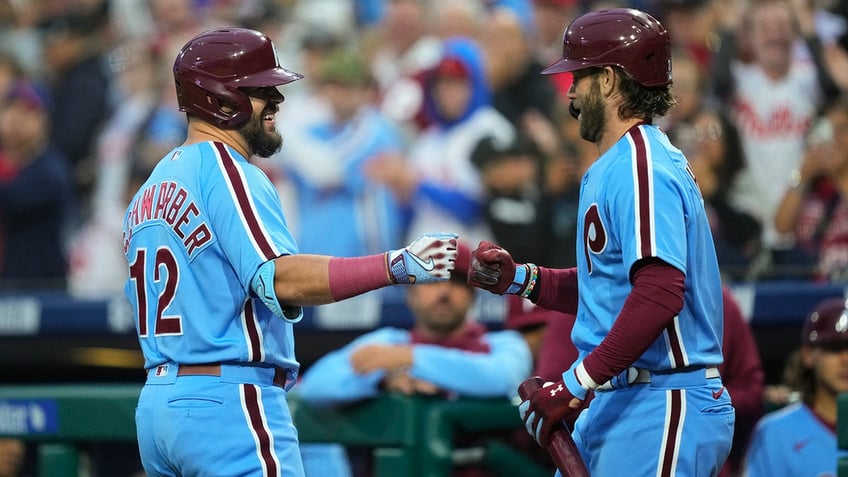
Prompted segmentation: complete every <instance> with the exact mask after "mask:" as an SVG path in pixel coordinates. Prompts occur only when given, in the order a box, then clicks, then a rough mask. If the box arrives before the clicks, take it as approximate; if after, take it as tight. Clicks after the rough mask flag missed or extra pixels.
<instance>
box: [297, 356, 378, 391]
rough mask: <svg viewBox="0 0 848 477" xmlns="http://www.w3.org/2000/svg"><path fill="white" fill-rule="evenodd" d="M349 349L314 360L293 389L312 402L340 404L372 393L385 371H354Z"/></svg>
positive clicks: (376, 388)
mask: <svg viewBox="0 0 848 477" xmlns="http://www.w3.org/2000/svg"><path fill="white" fill-rule="evenodd" d="M350 351H351V349H349V348H343V349H341V350H338V351H335V352H332V353H330V354H327V355H325V356H324V357H322V358H321V359H319V360H318V361H316V362H315V363H314V364H313V365H312V367H311V368H310V369H309V371H308V372H307V373H306V374H305V375H304V376H303V379H301V380H300V382H299V383H298V384H297V386H296V387H295V388H294V391H295V392H296V393H297V394H298V395H299V396H301V397H302V398H303V399H305V400H307V401H310V402H312V403H316V404H340V403H345V402H350V401H356V400H359V399H365V398H370V397H374V396H376V395H377V394H378V393H379V384H380V381H381V380H382V379H383V376H384V375H385V373H384V372H382V371H379V372H373V373H369V374H366V375H361V374H357V373H356V372H355V371H354V370H353V367H352V366H351V364H350V358H349V356H350Z"/></svg>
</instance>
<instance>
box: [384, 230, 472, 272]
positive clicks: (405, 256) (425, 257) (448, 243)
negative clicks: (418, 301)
mask: <svg viewBox="0 0 848 477" xmlns="http://www.w3.org/2000/svg"><path fill="white" fill-rule="evenodd" d="M457 237H458V236H457V234H453V233H430V234H424V235H422V236H420V237H418V238H417V239H415V241H414V242H412V243H411V244H409V245H407V246H406V247H405V248H402V249H400V250H392V251H390V252H388V255H389V256H388V259H389V274H390V275H391V276H392V283H394V284H396V285H397V284H411V283H432V282H442V281H445V280H447V279H449V278H450V275H451V271H452V270H453V268H454V262H456V254H457V251H456V239H457Z"/></svg>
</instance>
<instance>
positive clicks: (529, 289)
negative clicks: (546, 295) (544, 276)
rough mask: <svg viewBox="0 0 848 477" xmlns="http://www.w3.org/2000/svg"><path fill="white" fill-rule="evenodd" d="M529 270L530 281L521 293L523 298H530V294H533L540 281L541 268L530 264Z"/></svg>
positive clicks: (528, 265)
mask: <svg viewBox="0 0 848 477" xmlns="http://www.w3.org/2000/svg"><path fill="white" fill-rule="evenodd" d="M527 268H529V269H530V280H529V282H528V283H527V286H526V287H524V290H523V291H522V292H521V296H522V297H523V298H530V294H531V293H533V289H534V288H536V282H537V281H538V280H539V267H538V266H536V264H535V263H528V264H527Z"/></svg>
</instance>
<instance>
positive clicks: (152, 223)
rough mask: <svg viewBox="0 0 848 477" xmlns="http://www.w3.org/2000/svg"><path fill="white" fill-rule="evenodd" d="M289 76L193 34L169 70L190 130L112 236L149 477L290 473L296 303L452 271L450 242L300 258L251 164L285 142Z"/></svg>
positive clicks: (231, 45)
mask: <svg viewBox="0 0 848 477" xmlns="http://www.w3.org/2000/svg"><path fill="white" fill-rule="evenodd" d="M300 78H301V75H300V74H297V73H294V72H291V71H288V70H286V69H284V68H282V67H281V66H280V64H279V62H278V59H277V55H276V50H275V48H274V45H273V44H272V43H271V41H270V39H269V38H268V37H267V36H266V35H264V34H262V33H260V32H257V31H254V30H249V29H242V28H224V29H217V30H209V31H206V32H203V33H200V34H198V35H197V36H195V37H194V38H192V39H191V40H189V41H188V42H187V43H186V44H185V46H184V47H183V48H182V50H181V51H180V52H179V54H178V55H177V57H176V60H175V62H174V81H175V86H176V91H177V95H178V100H179V106H180V109H181V110H182V111H185V112H186V114H187V119H188V136H187V138H186V141H185V143H183V144H182V145H181V146H179V147H177V148H175V149H174V150H173V151H171V152H170V153H168V154H167V155H166V156H165V157H164V158H163V159H162V160H161V161H160V162H159V164H157V166H156V167H155V169H154V170H153V172H152V173H151V175H150V177H149V178H148V180H147V181H146V182H145V183H144V184H143V185H142V186H141V188H140V189H139V191H138V192H137V193H136V195H135V196H134V198H133V199H132V201H131V202H130V205H129V207H128V209H127V213H126V216H125V219H124V228H123V243H124V251H125V254H126V257H127V260H128V262H129V278H128V281H127V285H126V288H125V290H126V293H127V296H128V297H129V301H130V305H131V306H132V308H133V309H134V310H135V313H136V318H137V321H136V327H137V331H138V337H139V343H140V346H141V350H142V352H143V354H144V361H145V364H144V366H145V369H147V381H146V383H145V385H144V387H143V388H142V391H141V394H140V396H139V401H138V407H137V410H136V425H137V433H138V443H139V450H140V455H141V460H142V464H143V466H144V470H145V472H146V473H147V474H148V475H149V476H183V477H186V476H198V475H205V476H211V475H216V476H232V475H262V476H284V477H302V476H303V475H304V471H303V465H302V462H301V459H300V454H299V451H298V439H297V432H296V430H295V428H294V425H293V423H292V418H291V415H290V412H289V409H288V406H287V404H286V392H287V390H288V389H290V388H291V386H292V385H293V384H294V382H295V380H296V379H297V373H298V367H299V364H298V362H297V361H296V359H295V356H294V338H293V325H294V323H296V322H298V321H299V320H300V319H301V318H302V316H303V310H302V307H303V306H312V305H319V304H326V303H331V302H334V301H339V300H343V299H346V298H350V297H353V296H356V295H359V294H362V293H364V292H367V291H370V290H374V289H378V288H382V287H385V286H390V285H397V284H422V283H429V282H434V281H444V280H447V279H448V278H449V277H450V271H451V270H452V269H453V262H454V260H455V258H456V239H457V237H456V235H455V234H452V233H433V234H424V235H422V236H421V237H419V238H418V239H416V240H415V241H413V242H412V243H411V244H410V245H409V246H407V247H405V248H403V249H399V250H391V251H388V252H385V253H381V254H375V255H371V256H360V257H351V258H340V257H330V256H322V255H306V254H299V253H298V248H297V245H296V243H295V242H294V240H293V239H292V236H291V233H290V232H289V230H288V228H287V225H286V220H285V217H284V216H283V211H282V207H281V204H280V199H279V196H278V195H277V191H276V189H275V188H274V187H273V185H272V184H271V181H270V180H269V179H268V177H267V176H266V175H265V174H264V173H263V172H262V171H261V170H260V169H259V168H257V167H256V166H255V165H253V164H252V163H250V162H249V159H250V158H251V157H253V156H254V155H255V156H259V157H268V156H270V155H271V154H273V153H275V152H276V151H277V150H278V149H279V148H280V147H281V145H282V137H281V136H280V134H279V133H278V132H277V131H276V129H275V126H274V116H275V114H276V112H277V110H278V107H279V105H280V103H282V102H283V99H284V98H283V95H282V94H281V93H280V91H279V90H278V86H280V85H284V84H287V83H291V82H292V81H296V80H298V79H300ZM210 423H215V425H214V426H210Z"/></svg>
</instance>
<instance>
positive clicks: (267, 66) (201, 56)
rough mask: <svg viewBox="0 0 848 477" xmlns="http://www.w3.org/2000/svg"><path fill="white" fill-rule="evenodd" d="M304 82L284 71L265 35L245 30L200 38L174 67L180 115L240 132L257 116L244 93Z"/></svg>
mask: <svg viewBox="0 0 848 477" xmlns="http://www.w3.org/2000/svg"><path fill="white" fill-rule="evenodd" d="M301 78H303V75H301V74H298V73H295V72H292V71H289V70H286V69H285V68H282V67H281V66H280V63H279V61H278V59H277V52H276V49H275V48H274V45H273V43H271V40H270V39H269V38H268V37H267V36H266V35H265V34H263V33H260V32H258V31H255V30H250V29H247V28H222V29H216V30H209V31H205V32H203V33H200V34H198V35H197V36H195V37H194V38H192V39H191V40H189V41H188V42H187V43H186V44H185V46H183V48H182V49H181V50H180V52H179V54H178V55H177V58H176V60H175V61H174V82H175V85H176V88H177V102H178V104H179V106H180V111H185V112H187V113H189V114H192V115H194V116H197V117H198V118H200V119H203V120H205V121H208V122H210V123H212V124H214V125H216V126H218V127H220V128H224V129H235V128H238V127H239V126H241V125H242V124H244V123H246V122H247V120H248V119H250V115H251V113H252V112H253V107H252V106H251V103H250V98H249V97H248V95H247V94H246V93H245V92H244V91H242V90H240V88H255V87H268V86H280V85H284V84H287V83H291V82H292V81H297V80H299V79H301Z"/></svg>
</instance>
